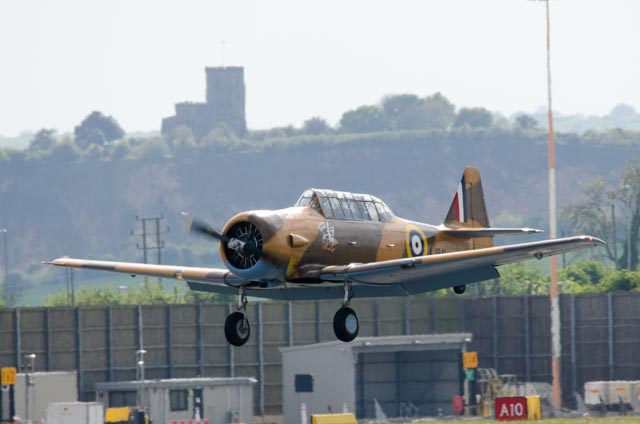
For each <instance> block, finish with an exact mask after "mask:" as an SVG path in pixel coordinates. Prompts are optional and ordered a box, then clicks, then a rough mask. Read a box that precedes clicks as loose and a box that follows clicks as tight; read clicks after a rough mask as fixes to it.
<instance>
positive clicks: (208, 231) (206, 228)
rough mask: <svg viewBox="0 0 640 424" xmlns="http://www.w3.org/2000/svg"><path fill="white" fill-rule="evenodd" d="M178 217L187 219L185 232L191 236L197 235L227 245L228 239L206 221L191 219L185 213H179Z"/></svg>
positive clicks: (191, 217)
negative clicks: (211, 238) (191, 234)
mask: <svg viewBox="0 0 640 424" xmlns="http://www.w3.org/2000/svg"><path fill="white" fill-rule="evenodd" d="M180 215H182V216H184V217H185V218H187V231H188V232H190V233H193V234H199V235H202V236H207V237H213V238H215V239H217V240H220V241H222V242H224V243H228V242H229V241H230V240H229V237H227V236H225V235H223V234H222V233H221V232H220V231H219V230H218V229H217V228H215V227H214V226H212V225H209V224H208V223H207V222H206V221H204V220H202V219H199V218H196V217H193V216H191V215H189V214H188V213H186V212H180Z"/></svg>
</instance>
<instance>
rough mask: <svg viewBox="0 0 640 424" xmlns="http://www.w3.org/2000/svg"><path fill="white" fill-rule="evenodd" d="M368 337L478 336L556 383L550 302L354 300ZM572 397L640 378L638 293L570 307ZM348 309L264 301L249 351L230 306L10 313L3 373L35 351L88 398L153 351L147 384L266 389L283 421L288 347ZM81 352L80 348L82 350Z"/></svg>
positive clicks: (263, 405)
mask: <svg viewBox="0 0 640 424" xmlns="http://www.w3.org/2000/svg"><path fill="white" fill-rule="evenodd" d="M352 306H353V308H354V309H355V310H356V311H357V312H358V315H359V318H360V326H361V327H360V335H361V336H387V335H396V334H431V333H455V332H461V331H468V332H471V333H472V334H473V343H472V346H471V347H472V348H473V349H475V350H477V351H478V355H479V361H480V366H482V367H489V368H495V369H496V370H497V371H498V373H499V374H516V375H517V377H518V378H519V379H520V380H526V381H546V382H550V381H551V355H550V351H551V344H550V323H549V313H550V302H549V299H548V298H547V297H538V296H526V297H488V298H471V297H444V298H442V297H426V296H420V297H411V298H391V299H386V298H385V299H367V300H363V299H356V300H354V301H353V302H352ZM560 306H561V319H562V387H563V394H564V396H565V398H566V399H569V398H570V397H571V396H572V394H573V392H581V391H582V387H583V384H584V382H585V381H593V380H612V379H627V380H640V293H609V294H589V295H564V296H562V297H561V302H560ZM338 307H339V302H335V301H316V302H254V303H252V304H250V305H249V307H248V314H249V319H250V321H251V324H252V335H251V338H250V339H249V342H248V343H247V344H246V345H245V346H243V347H240V348H238V347H232V346H230V345H228V344H227V342H226V340H225V338H224V328H223V326H224V320H225V317H226V316H227V314H228V313H230V312H231V311H232V308H233V306H232V305H231V304H226V303H218V304H195V305H160V306H113V307H90V308H76V309H73V308H55V309H45V308H24V309H0V366H15V367H18V368H19V367H20V365H21V363H20V362H21V358H22V357H23V355H25V354H27V353H35V354H36V355H37V357H36V369H37V370H47V371H53V370H77V371H78V393H79V394H80V398H81V399H80V400H93V399H94V397H95V393H94V384H95V383H96V382H102V381H119V380H134V379H135V378H136V364H135V352H136V350H138V349H141V348H144V349H145V350H146V352H147V353H146V355H145V358H144V359H145V373H146V377H147V378H151V379H153V378H172V377H194V376H203V377H218V376H219V377H232V376H251V377H256V378H257V379H258V384H257V385H256V387H255V393H254V399H255V403H256V404H255V412H256V414H259V415H261V414H280V413H282V365H281V356H280V352H279V350H278V348H280V347H283V346H292V345H301V344H309V343H317V342H323V341H330V340H335V338H334V335H333V327H332V320H333V314H334V313H335V311H336V309H337V308H338ZM78 347H80V348H78Z"/></svg>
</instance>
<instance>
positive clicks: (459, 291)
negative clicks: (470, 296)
mask: <svg viewBox="0 0 640 424" xmlns="http://www.w3.org/2000/svg"><path fill="white" fill-rule="evenodd" d="M466 289H467V286H465V285H464V284H463V285H461V286H453V291H454V292H455V293H456V294H462V293H464V291H465V290H466Z"/></svg>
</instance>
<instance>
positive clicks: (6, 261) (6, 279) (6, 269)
mask: <svg viewBox="0 0 640 424" xmlns="http://www.w3.org/2000/svg"><path fill="white" fill-rule="evenodd" d="M0 233H1V234H2V235H3V236H4V237H3V238H4V263H3V265H4V281H3V283H4V284H3V285H2V287H3V290H2V296H3V298H4V299H6V298H7V283H8V282H9V250H8V248H7V229H6V228H0Z"/></svg>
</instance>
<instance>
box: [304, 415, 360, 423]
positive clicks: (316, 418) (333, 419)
mask: <svg viewBox="0 0 640 424" xmlns="http://www.w3.org/2000/svg"><path fill="white" fill-rule="evenodd" d="M311 424H358V421H356V416H355V415H353V414H351V413H349V414H313V415H311Z"/></svg>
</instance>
